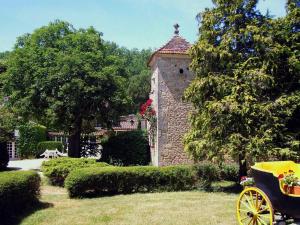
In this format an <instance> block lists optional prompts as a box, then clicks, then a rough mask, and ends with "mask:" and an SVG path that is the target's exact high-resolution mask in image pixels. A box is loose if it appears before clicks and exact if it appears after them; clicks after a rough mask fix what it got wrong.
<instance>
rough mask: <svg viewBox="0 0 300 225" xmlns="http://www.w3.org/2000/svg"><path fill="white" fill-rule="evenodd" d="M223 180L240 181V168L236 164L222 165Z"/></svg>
mask: <svg viewBox="0 0 300 225" xmlns="http://www.w3.org/2000/svg"><path fill="white" fill-rule="evenodd" d="M221 179H222V180H228V181H235V182H238V181H239V166H238V164H236V163H230V164H222V165H221Z"/></svg>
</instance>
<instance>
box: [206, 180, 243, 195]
mask: <svg viewBox="0 0 300 225" xmlns="http://www.w3.org/2000/svg"><path fill="white" fill-rule="evenodd" d="M203 190H204V191H207V192H225V193H231V194H239V193H240V192H241V191H242V190H243V188H242V186H241V185H240V184H238V183H236V182H231V181H219V182H214V183H212V184H211V185H209V186H206V187H204V188H203Z"/></svg>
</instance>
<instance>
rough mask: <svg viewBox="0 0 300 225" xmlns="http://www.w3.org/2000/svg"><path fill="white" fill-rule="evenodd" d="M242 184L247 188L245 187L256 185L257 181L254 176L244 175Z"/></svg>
mask: <svg viewBox="0 0 300 225" xmlns="http://www.w3.org/2000/svg"><path fill="white" fill-rule="evenodd" d="M240 184H241V185H242V186H243V187H244V188H245V187H249V186H254V185H255V182H254V179H253V178H252V177H246V176H243V177H241V182H240Z"/></svg>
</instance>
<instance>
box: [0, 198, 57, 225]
mask: <svg viewBox="0 0 300 225" xmlns="http://www.w3.org/2000/svg"><path fill="white" fill-rule="evenodd" d="M51 207H53V204H52V203H48V202H36V203H34V204H33V205H30V206H27V207H26V208H25V209H22V210H19V211H13V212H12V213H14V214H13V215H0V224H1V225H18V224H20V223H21V222H22V220H23V219H25V218H26V217H28V216H30V215H31V214H33V213H35V212H37V211H39V210H43V209H47V208H51Z"/></svg>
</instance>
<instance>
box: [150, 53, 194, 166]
mask: <svg viewBox="0 0 300 225" xmlns="http://www.w3.org/2000/svg"><path fill="white" fill-rule="evenodd" d="M190 61H191V59H190V58H189V56H188V55H187V54H156V55H155V56H154V57H153V58H152V61H151V64H150V66H151V69H152V72H153V74H152V81H151V82H152V83H151V87H152V90H151V93H150V98H152V99H153V107H154V109H155V111H156V112H157V130H156V137H155V142H154V143H153V146H152V148H151V159H152V164H153V165H157V166H165V165H174V164H187V163H192V161H191V160H190V159H189V157H188V156H187V154H186V153H185V152H184V146H183V136H184V134H185V133H186V132H187V131H188V129H189V125H188V121H187V119H188V114H189V112H190V111H191V109H192V106H191V105H190V104H188V103H185V102H183V101H182V96H183V92H184V90H185V89H186V88H187V86H188V85H189V83H190V82H191V80H192V79H193V73H192V72H191V71H190V70H189V64H190Z"/></svg>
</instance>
